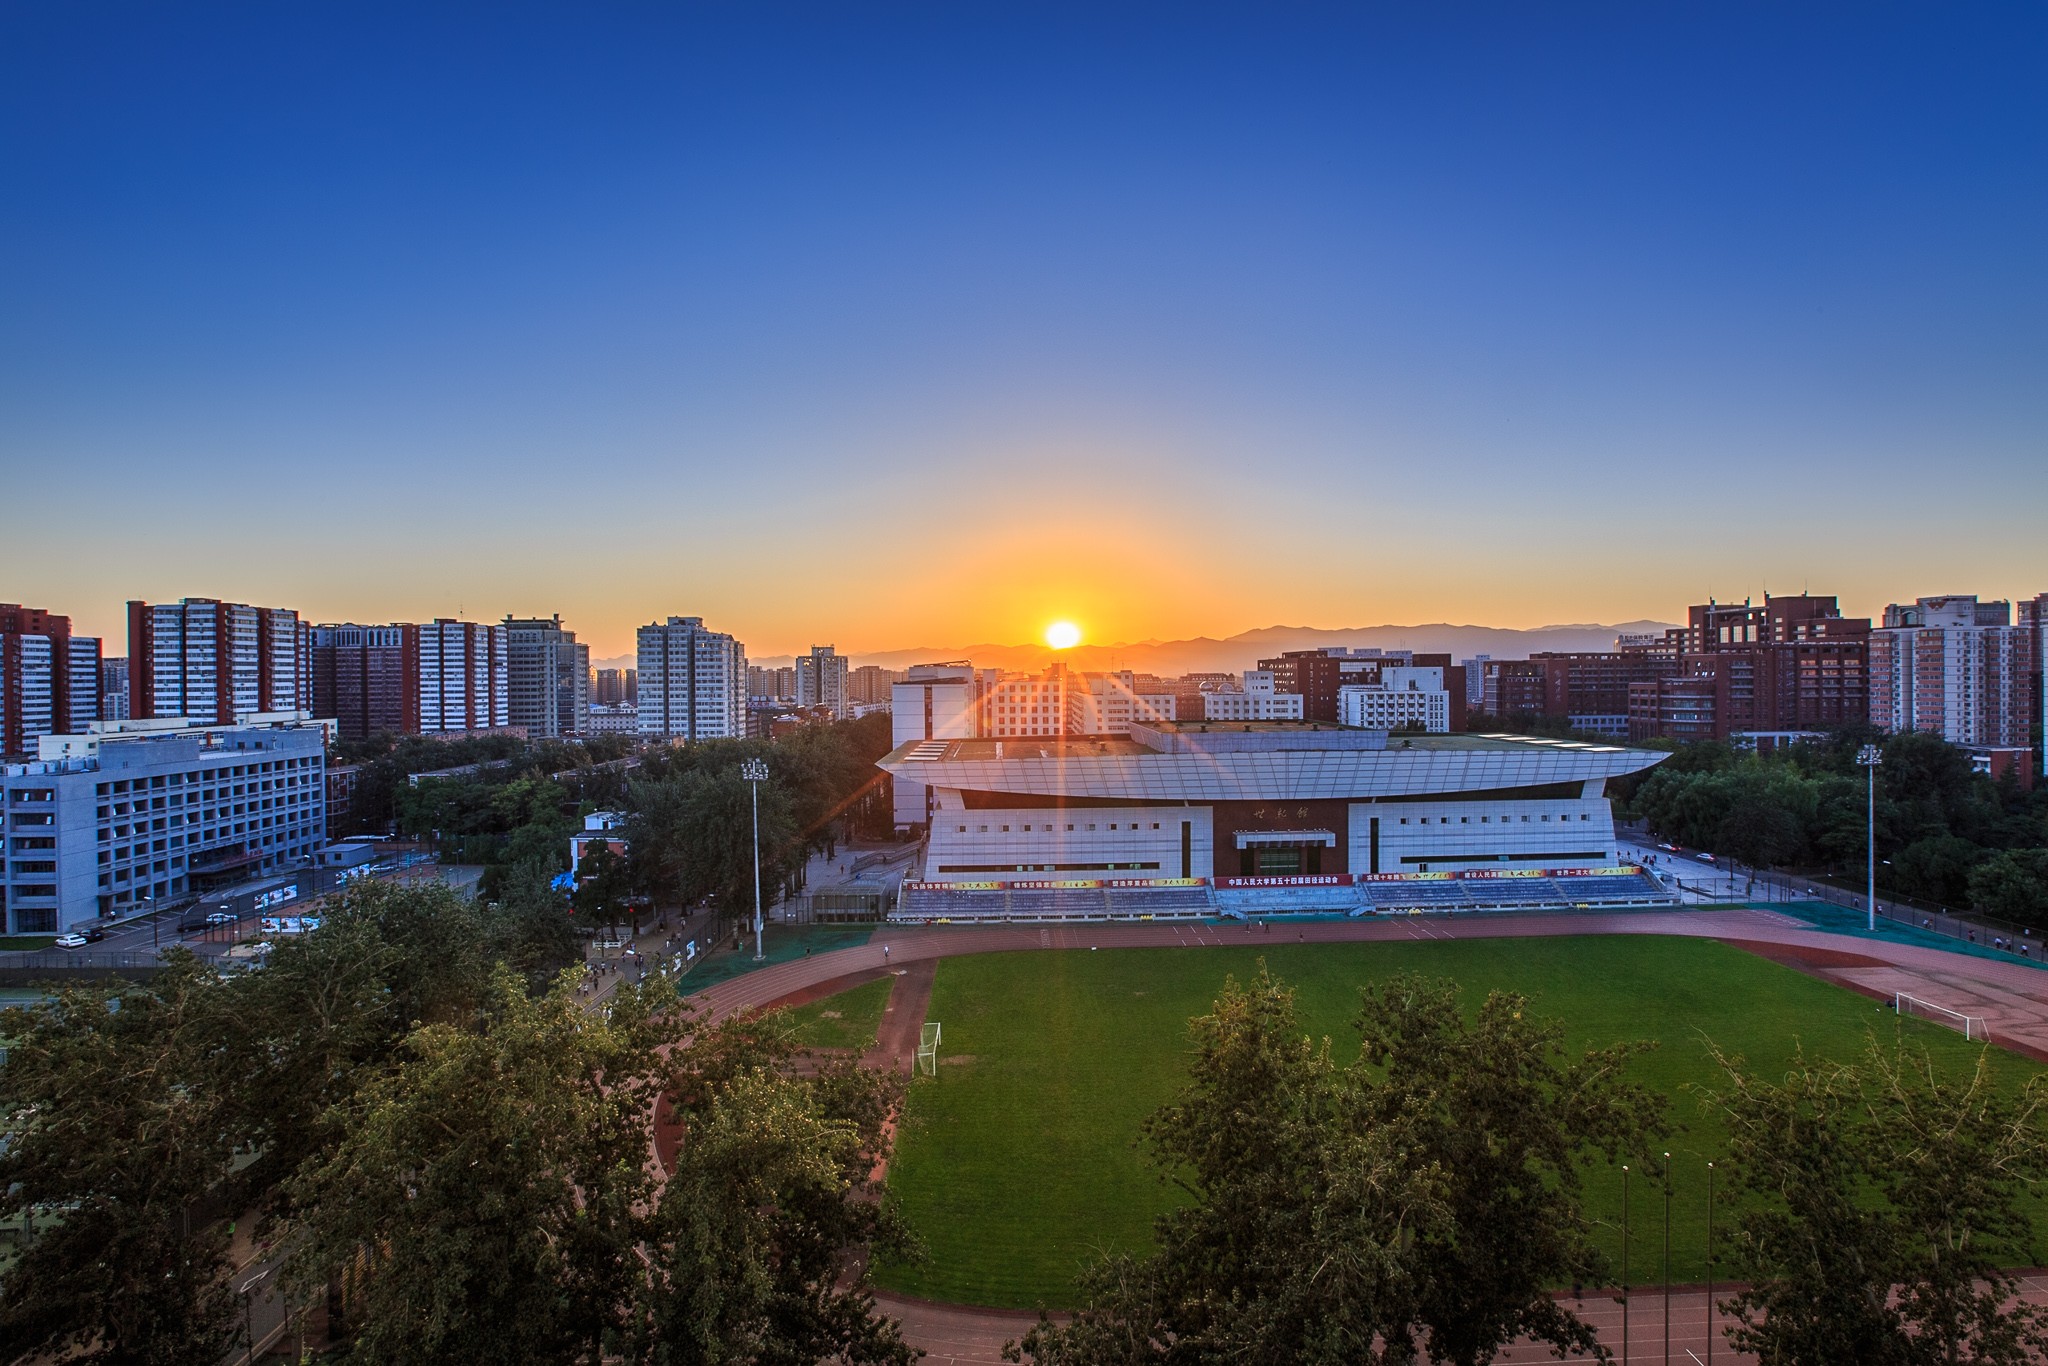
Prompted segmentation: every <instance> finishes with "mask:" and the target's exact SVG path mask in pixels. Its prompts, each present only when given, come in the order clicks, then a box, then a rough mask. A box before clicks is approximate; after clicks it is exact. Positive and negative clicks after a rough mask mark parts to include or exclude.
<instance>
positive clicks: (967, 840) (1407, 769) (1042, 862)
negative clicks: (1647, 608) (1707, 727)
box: [881, 720, 1673, 920]
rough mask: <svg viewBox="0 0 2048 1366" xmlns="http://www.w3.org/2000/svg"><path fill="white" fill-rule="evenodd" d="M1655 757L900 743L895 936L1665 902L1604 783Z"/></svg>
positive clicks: (1599, 748) (1271, 744)
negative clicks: (1624, 844) (916, 866)
mask: <svg viewBox="0 0 2048 1366" xmlns="http://www.w3.org/2000/svg"><path fill="white" fill-rule="evenodd" d="M1663 758H1664V755H1663V754H1662V753H1661V752H1658V751H1654V750H1636V749H1628V748H1624V747H1621V746H1617V745H1606V744H1592V743H1585V742H1579V741H1570V740H1552V739H1544V738H1536V737H1526V736H1510V735H1469V734H1401V733H1391V734H1390V733H1389V732H1388V731H1385V730H1366V729H1351V728H1343V727H1337V726H1332V725H1330V724H1328V723H1326V722H1301V721H1297V722H1284V721H1282V722H1247V723H1236V724H1223V725H1219V724H1213V723H1207V722H1175V721H1164V720H1146V721H1135V720H1134V721H1132V722H1131V723H1130V724H1129V726H1128V729H1127V731H1126V732H1125V733H1124V734H1121V735H1108V736H1101V735H1098V736H1074V735H1066V736H1043V737H1038V736H1011V737H1005V738H1001V739H994V738H988V739H925V740H917V739H913V740H911V741H909V742H907V743H904V744H902V745H899V746H898V747H897V748H896V749H895V750H893V751H892V752H891V753H890V754H889V755H887V756H886V757H885V758H884V759H883V760H882V761H881V766H882V767H883V768H885V769H887V770H888V771H889V773H890V774H891V775H892V776H893V777H894V779H895V780H896V782H897V783H898V784H899V785H902V784H904V783H914V784H916V785H918V786H919V787H921V788H924V789H926V790H928V791H929V794H930V797H929V813H930V814H929V827H928V828H929V835H928V840H927V843H926V846H925V851H924V865H923V869H922V876H921V877H919V878H918V879H916V880H915V881H912V882H910V883H907V884H906V886H905V890H904V893H903V897H902V901H901V904H900V905H899V907H898V915H899V917H900V918H905V919H913V920H935V919H951V918H987V917H989V916H1001V917H1007V918H1013V919H1030V918H1054V919H1068V918H1101V917H1114V916H1118V915H1138V916H1143V915H1155V916H1157V915H1174V914H1177V915H1197V914H1217V913H1223V914H1230V913H1233V912H1240V913H1250V912H1254V911H1270V912H1276V913H1277V912H1285V911H1289V910H1298V911H1320V912H1335V911H1343V912H1350V913H1353V914H1365V913H1370V912H1373V911H1375V910H1386V909H1488V908H1507V907H1528V906H1545V905H1553V906H1591V905H1665V904H1671V902H1672V900H1673V899H1672V897H1671V896H1670V895H1669V893H1668V892H1666V891H1665V889H1664V888H1663V887H1662V886H1661V885H1660V884H1658V883H1657V881H1656V879H1655V878H1654V877H1651V876H1649V875H1647V874H1645V873H1643V872H1642V871H1641V870H1640V869H1637V868H1635V867H1633V866H1632V865H1624V864H1621V863H1620V862H1619V860H1618V859H1617V856H1616V844H1615V837H1614V819H1613V814H1612V812H1611V810H1610V809H1609V806H1608V801H1607V798H1606V796H1605V795H1604V790H1605V784H1606V782H1607V780H1608V779H1609V778H1615V777H1620V776H1622V775H1624V774H1629V773H1636V772H1640V771H1641V770H1643V769H1646V768H1649V767H1650V766H1652V765H1653V764H1656V763H1657V762H1659V761H1660V760H1661V759H1663Z"/></svg>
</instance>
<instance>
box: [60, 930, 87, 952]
mask: <svg viewBox="0 0 2048 1366" xmlns="http://www.w3.org/2000/svg"><path fill="white" fill-rule="evenodd" d="M57 947H58V948H60V949H82V948H84V947H85V936H84V935H82V934H60V935H58V936H57Z"/></svg>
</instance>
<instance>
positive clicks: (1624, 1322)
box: [1621, 1162, 1629, 1366]
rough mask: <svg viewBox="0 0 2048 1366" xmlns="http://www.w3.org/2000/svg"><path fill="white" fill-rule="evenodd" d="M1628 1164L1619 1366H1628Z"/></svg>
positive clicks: (1624, 1192)
mask: <svg viewBox="0 0 2048 1366" xmlns="http://www.w3.org/2000/svg"><path fill="white" fill-rule="evenodd" d="M1628 1243H1629V1229H1628V1164H1627V1163H1626V1162H1624V1163H1622V1164H1621V1366H1628Z"/></svg>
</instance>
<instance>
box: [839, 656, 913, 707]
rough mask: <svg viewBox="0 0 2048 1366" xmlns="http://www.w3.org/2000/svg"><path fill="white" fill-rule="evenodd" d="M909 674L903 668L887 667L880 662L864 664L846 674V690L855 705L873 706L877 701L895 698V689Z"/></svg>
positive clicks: (888, 700)
mask: <svg viewBox="0 0 2048 1366" xmlns="http://www.w3.org/2000/svg"><path fill="white" fill-rule="evenodd" d="M907 676H908V675H906V674H905V673H904V672H903V670H901V669H885V668H883V667H882V666H881V665H879V664H863V665H861V666H860V667H859V668H857V669H855V670H854V671H853V672H852V673H850V674H848V675H847V676H846V692H847V695H848V696H849V697H851V698H852V699H853V702H854V705H855V706H863V707H864V706H872V705H874V704H875V703H877V702H890V701H893V700H894V693H893V689H894V688H895V686H896V685H897V684H898V683H901V682H902V681H903V680H904V679H905V678H906V677H907Z"/></svg>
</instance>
